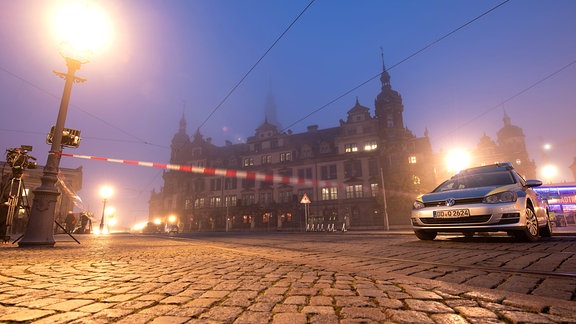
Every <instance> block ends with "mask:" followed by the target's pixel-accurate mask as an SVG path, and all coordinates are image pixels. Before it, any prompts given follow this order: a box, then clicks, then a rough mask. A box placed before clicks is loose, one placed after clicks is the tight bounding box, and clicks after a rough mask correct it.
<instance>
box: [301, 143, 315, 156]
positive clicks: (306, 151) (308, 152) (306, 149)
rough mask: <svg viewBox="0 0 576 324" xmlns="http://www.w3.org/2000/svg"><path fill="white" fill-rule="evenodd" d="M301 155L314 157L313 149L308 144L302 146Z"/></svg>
mask: <svg viewBox="0 0 576 324" xmlns="http://www.w3.org/2000/svg"><path fill="white" fill-rule="evenodd" d="M301 156H302V158H303V159H309V158H311V157H312V149H311V148H310V146H308V145H304V147H302V151H301Z"/></svg>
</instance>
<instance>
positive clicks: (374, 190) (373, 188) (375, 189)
mask: <svg viewBox="0 0 576 324" xmlns="http://www.w3.org/2000/svg"><path fill="white" fill-rule="evenodd" d="M378 188H379V186H378V184H377V183H371V184H370V193H371V194H372V197H376V195H378Z"/></svg>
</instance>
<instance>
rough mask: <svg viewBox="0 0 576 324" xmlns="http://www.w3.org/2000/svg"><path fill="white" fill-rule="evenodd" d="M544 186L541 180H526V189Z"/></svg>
mask: <svg viewBox="0 0 576 324" xmlns="http://www.w3.org/2000/svg"><path fill="white" fill-rule="evenodd" d="M541 185H542V181H540V180H526V187H530V188H533V187H539V186H541Z"/></svg>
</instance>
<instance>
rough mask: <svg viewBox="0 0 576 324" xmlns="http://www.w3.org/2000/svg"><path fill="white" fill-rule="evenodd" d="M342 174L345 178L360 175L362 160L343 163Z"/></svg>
mask: <svg viewBox="0 0 576 324" xmlns="http://www.w3.org/2000/svg"><path fill="white" fill-rule="evenodd" d="M344 176H345V177H346V178H355V177H361V176H362V161H359V160H354V161H348V162H346V163H344Z"/></svg>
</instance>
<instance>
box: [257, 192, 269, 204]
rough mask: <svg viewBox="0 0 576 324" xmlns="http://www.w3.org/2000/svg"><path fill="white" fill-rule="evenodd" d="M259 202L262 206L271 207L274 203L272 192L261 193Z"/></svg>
mask: <svg viewBox="0 0 576 324" xmlns="http://www.w3.org/2000/svg"><path fill="white" fill-rule="evenodd" d="M258 202H259V203H260V204H262V205H269V204H271V203H272V193H271V192H261V193H260V194H259V196H258Z"/></svg>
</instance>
